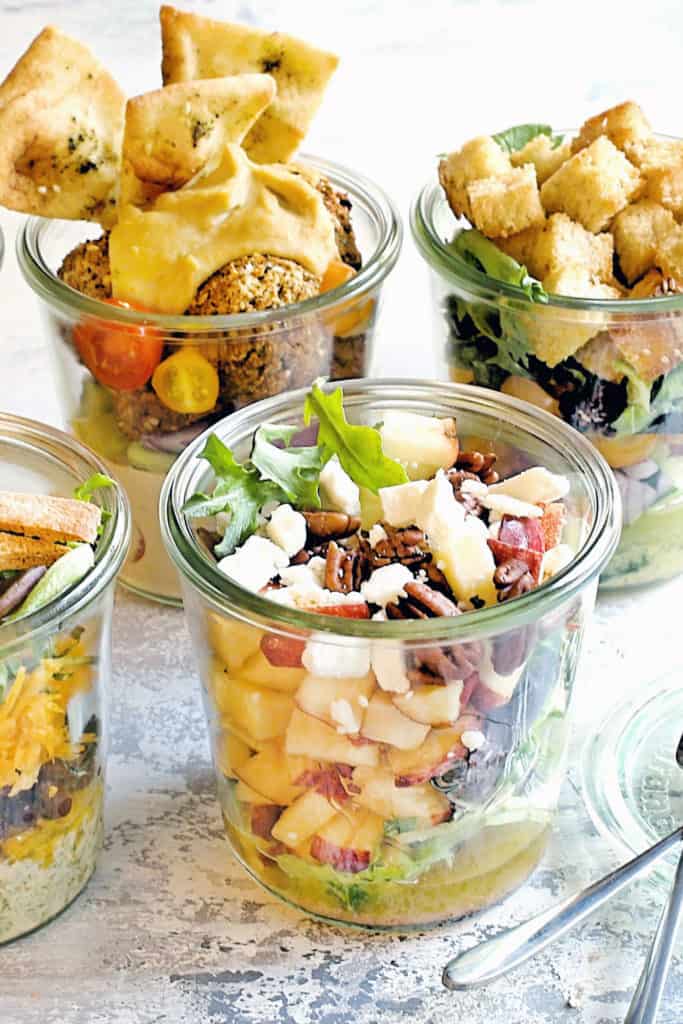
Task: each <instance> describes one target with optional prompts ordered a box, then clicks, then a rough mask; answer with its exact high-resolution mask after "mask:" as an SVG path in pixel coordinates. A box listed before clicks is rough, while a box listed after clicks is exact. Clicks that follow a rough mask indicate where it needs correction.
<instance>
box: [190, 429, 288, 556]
mask: <svg viewBox="0 0 683 1024" xmlns="http://www.w3.org/2000/svg"><path fill="white" fill-rule="evenodd" d="M199 458H200V459H205V460H206V462H208V463H209V465H210V466H211V468H212V469H213V471H214V474H215V476H216V486H215V487H214V490H213V493H212V494H203V493H201V492H200V493H197V494H193V495H192V497H191V498H189V499H188V500H187V501H186V502H185V504H184V506H183V512H184V514H185V515H186V516H188V517H190V518H198V517H201V518H203V517H205V516H215V515H218V513H219V512H225V513H227V514H228V515H229V517H230V518H229V522H228V525H227V528H226V531H225V534H224V535H223V538H222V540H221V542H220V544H218V545H217V546H216V547H215V548H214V553H215V554H216V556H217V557H218V558H222V557H223V556H224V555H229V554H231V553H232V552H233V551H234V550H235V548H236V547H238V546H239V545H240V544H242V543H243V542H244V541H245V540H246V539H247V537H249V536H250V535H251V534H252V533H253V532H254V530H255V529H256V527H257V525H258V515H259V512H260V510H261V508H262V507H263V506H264V505H265V503H266V502H267V501H271V500H273V499H279V498H280V497H281V495H282V491H281V490H280V488H279V487H278V486H277V485H276V484H274V483H272V482H271V481H269V480H262V479H261V477H260V475H259V472H258V470H257V469H256V468H254V467H251V466H249V465H243V464H242V463H240V462H237V460H236V459H235V457H234V455H233V454H232V452H231V451H230V449H229V448H228V447H227V445H225V444H223V442H222V441H221V440H220V439H219V438H218V437H216V435H215V434H211V435H210V436H209V437H208V438H207V441H206V444H205V445H204V448H203V449H202V451H201V452H200V454H199Z"/></svg>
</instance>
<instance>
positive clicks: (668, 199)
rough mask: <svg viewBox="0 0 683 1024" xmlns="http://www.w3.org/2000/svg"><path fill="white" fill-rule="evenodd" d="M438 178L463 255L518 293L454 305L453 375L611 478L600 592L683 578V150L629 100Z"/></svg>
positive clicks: (517, 135)
mask: <svg viewBox="0 0 683 1024" xmlns="http://www.w3.org/2000/svg"><path fill="white" fill-rule="evenodd" d="M439 178H440V181H441V184H442V187H443V190H444V193H445V196H446V198H447V200H448V203H449V205H450V207H451V209H452V211H453V213H454V215H455V216H456V217H457V218H458V226H457V227H456V229H455V230H454V232H453V235H452V237H451V238H450V240H449V243H448V245H449V248H450V250H451V251H452V254H453V256H454V257H455V258H456V259H457V260H459V261H462V262H463V263H465V264H468V265H469V266H471V267H474V268H475V269H476V270H478V271H480V272H482V273H483V274H485V275H486V276H487V277H488V278H489V279H490V284H491V285H492V286H493V287H494V288H495V287H496V282H500V283H501V284H503V285H505V286H513V292H512V293H508V292H507V291H506V292H505V294H504V295H503V293H501V296H500V299H499V300H498V301H496V302H495V303H493V302H490V301H487V300H484V299H482V300H481V301H477V300H476V299H475V297H474V296H473V295H468V294H467V289H466V288H465V289H463V291H462V292H461V291H459V290H458V289H457V288H456V289H454V290H452V293H451V294H450V295H447V296H446V299H445V303H444V315H445V318H446V321H447V324H448V329H449V332H450V345H449V361H450V362H451V366H452V373H453V375H454V376H455V378H456V379H458V380H461V381H464V382H467V381H473V382H474V383H477V384H480V385H484V386H487V387H494V388H497V389H501V390H502V391H504V392H506V393H508V394H512V395H515V396H517V397H519V398H522V399H524V400H527V401H530V402H532V403H533V404H535V405H538V406H540V407H542V408H544V409H546V410H548V411H549V412H551V413H553V414H555V415H558V416H561V417H562V418H563V419H564V420H565V421H567V422H568V423H570V424H571V425H572V426H573V427H575V428H576V429H578V430H580V431H582V432H583V433H586V434H588V435H589V436H590V437H591V439H592V440H593V441H594V443H595V444H596V446H597V447H598V448H599V450H600V451H601V452H602V454H603V455H604V456H605V458H606V459H607V461H608V462H609V464H610V465H611V466H612V467H613V468H614V470H615V472H616V474H617V478H618V481H619V487H620V490H621V493H622V497H623V505H624V522H625V527H626V528H625V531H624V536H623V540H622V545H621V548H620V550H619V552H618V553H617V556H616V558H615V559H614V561H613V562H612V564H611V566H610V567H608V569H607V572H606V574H605V577H604V580H607V581H608V582H612V583H613V584H617V583H640V582H647V581H648V580H650V579H653V578H659V577H665V576H667V575H674V574H675V573H676V572H677V571H680V569H682V568H683V546H681V538H683V462H682V461H681V456H682V455H683V328H682V327H681V323H682V320H681V318H682V316H683V313H682V310H683V300H680V301H678V300H677V296H679V295H680V294H681V292H683V260H682V259H681V254H682V253H683V227H682V226H681V223H680V221H681V218H682V217H683V205H682V203H681V198H680V188H679V185H678V183H679V182H680V181H681V180H683V142H682V141H680V140H677V139H664V138H661V137H658V136H656V135H655V134H654V133H653V132H652V129H651V126H650V124H649V122H648V120H647V118H646V117H645V115H644V113H643V111H642V110H641V109H640V107H639V106H638V105H637V104H635V103H633V102H626V103H622V104H620V105H619V106H617V107H614V108H611V109H610V110H607V111H604V112H603V113H601V114H598V115H596V116H595V117H591V118H589V119H588V120H587V121H586V122H585V124H584V125H583V126H582V127H581V129H580V130H579V132H578V133H577V134H576V135H574V136H573V137H569V136H563V135H558V134H554V133H553V131H552V129H551V127H550V126H549V125H544V124H527V125H519V126H516V127H514V128H510V129H508V130H507V131H503V132H500V133H499V134H496V135H492V136H480V137H478V138H475V139H472V140H471V141H469V142H467V143H466V144H465V145H464V146H462V147H461V148H460V149H459V150H457V151H455V152H453V153H450V154H448V155H446V156H444V157H443V158H442V159H441V162H440V165H439ZM515 292H516V294H518V295H519V297H520V300H521V301H516V300H515V298H514V295H515ZM563 296H566V297H569V298H571V299H585V300H591V301H594V302H595V303H596V305H592V306H588V307H572V306H571V305H569V304H567V305H563V303H562V298H561V297H563ZM624 300H631V301H632V300H650V301H649V305H647V307H643V306H642V305H641V306H640V307H633V306H632V305H630V304H629V305H626V303H625V301H624ZM622 303H623V305H622ZM658 306H659V308H658ZM646 513H650V514H649V515H648V516H647V517H646V516H645V514H646ZM663 536H664V537H668V539H669V540H670V541H672V542H673V546H669V547H668V548H667V550H666V551H664V550H663V548H662V545H661V544H659V543H658V540H657V538H658V537H659V538H661V537H663Z"/></svg>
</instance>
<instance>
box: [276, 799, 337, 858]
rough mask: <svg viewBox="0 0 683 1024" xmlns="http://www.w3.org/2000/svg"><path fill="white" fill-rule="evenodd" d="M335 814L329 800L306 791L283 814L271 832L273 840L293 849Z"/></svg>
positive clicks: (334, 809) (335, 809)
mask: <svg viewBox="0 0 683 1024" xmlns="http://www.w3.org/2000/svg"><path fill="white" fill-rule="evenodd" d="M336 813H337V808H336V807H334V806H333V805H332V804H331V803H330V801H329V800H326V799H325V797H324V796H321V795H320V793H316V791H315V790H314V789H309V790H307V791H306V792H305V793H304V794H303V796H300V797H299V799H298V800H296V801H295V802H294V803H293V804H292V805H291V806H290V807H288V808H287V810H286V811H284V812H283V814H282V816H281V817H280V818H279V820H278V822H277V824H276V825H275V827H274V828H273V830H272V835H273V839H277V840H278V842H280V843H284V844H285V846H289V847H290V848H294V847H297V846H299V845H300V844H301V843H303V842H305V840H306V839H310V837H311V836H312V835H315V833H316V832H318V831H319V830H320V829H321V828H322V827H323V825H324V824H325V823H326V822H327V821H329V820H330V819H331V818H334V816H335V815H336Z"/></svg>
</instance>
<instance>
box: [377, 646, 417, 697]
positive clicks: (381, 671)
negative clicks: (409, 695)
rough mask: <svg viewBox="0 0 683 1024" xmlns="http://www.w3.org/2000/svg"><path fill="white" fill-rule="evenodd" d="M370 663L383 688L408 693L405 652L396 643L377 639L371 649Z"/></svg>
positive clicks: (408, 682)
mask: <svg viewBox="0 0 683 1024" xmlns="http://www.w3.org/2000/svg"><path fill="white" fill-rule="evenodd" d="M370 664H371V666H372V671H373V672H374V673H375V677H376V679H377V682H378V684H379V685H380V686H381V688H382V689H383V690H387V691H388V692H389V693H406V691H407V690H409V689H410V679H409V678H408V676H407V675H406V665H405V658H404V654H403V651H402V649H401V648H400V647H397V646H396V644H392V643H386V642H384V641H382V640H375V641H374V642H373V644H372V647H371V650H370Z"/></svg>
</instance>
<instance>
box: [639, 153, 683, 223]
mask: <svg viewBox="0 0 683 1024" xmlns="http://www.w3.org/2000/svg"><path fill="white" fill-rule="evenodd" d="M645 195H646V196H647V197H648V199H653V200H654V201H655V202H656V203H660V204H661V205H662V206H663V207H665V208H666V209H667V210H671V212H672V213H673V215H674V216H675V217H678V218H680V217H682V216H683V162H681V163H680V164H677V165H675V166H673V167H659V168H657V169H656V170H653V171H650V172H649V173H648V175H647V185H646V189H645Z"/></svg>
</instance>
